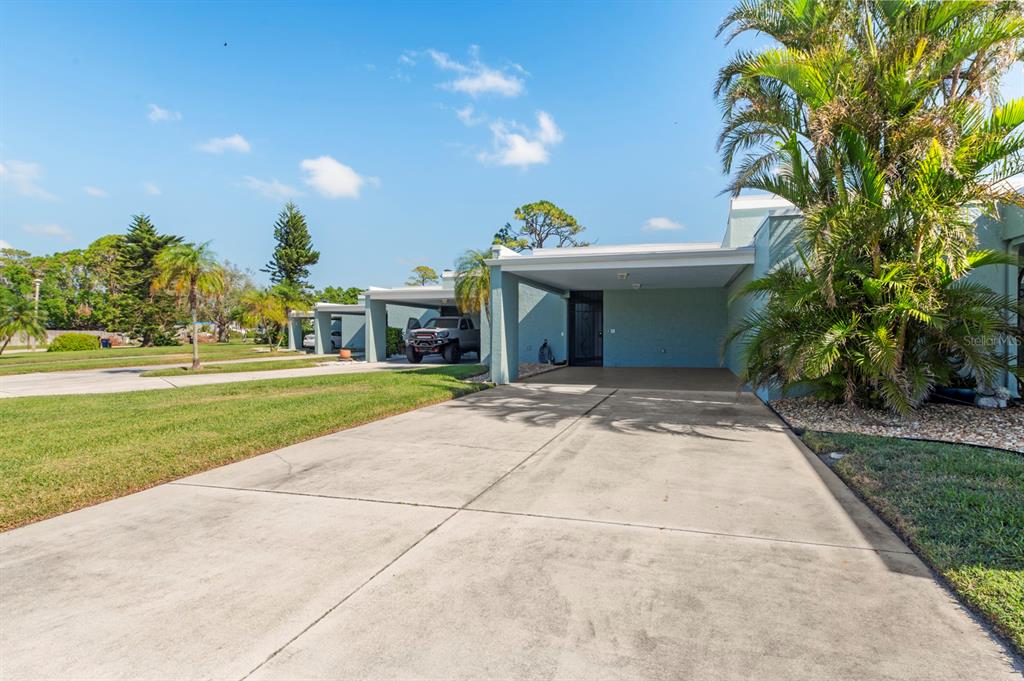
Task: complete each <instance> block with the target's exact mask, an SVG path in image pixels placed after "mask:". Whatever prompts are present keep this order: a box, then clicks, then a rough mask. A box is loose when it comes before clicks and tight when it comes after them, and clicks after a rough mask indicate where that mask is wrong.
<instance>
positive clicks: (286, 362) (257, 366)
mask: <svg viewBox="0 0 1024 681" xmlns="http://www.w3.org/2000/svg"><path fill="white" fill-rule="evenodd" d="M337 361H338V360H337V359H335V358H333V357H310V358H309V359H279V360H270V359H268V360H265V361H262V362H239V363H238V364H204V365H203V366H202V367H201V368H200V369H199V371H192V369H191V368H189V367H172V368H170V369H153V370H151V371H143V372H142V373H141V374H139V376H143V377H159V376H197V375H199V374H237V373H240V372H243V371H273V370H274V369H302V368H304V367H314V366H317V365H318V364H325V363H328V362H334V363H337Z"/></svg>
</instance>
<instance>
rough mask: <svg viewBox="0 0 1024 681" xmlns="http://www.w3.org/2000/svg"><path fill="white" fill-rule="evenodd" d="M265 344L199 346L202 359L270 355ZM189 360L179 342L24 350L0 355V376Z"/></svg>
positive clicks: (187, 361) (189, 357)
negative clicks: (35, 350) (149, 345)
mask: <svg viewBox="0 0 1024 681" xmlns="http://www.w3.org/2000/svg"><path fill="white" fill-rule="evenodd" d="M270 356H272V355H271V353H270V352H269V348H268V346H266V345H254V344H251V343H249V344H242V343H217V344H214V343H209V344H203V345H200V346H199V359H200V361H203V362H209V361H216V360H226V359H245V358H250V357H251V358H256V357H270ZM191 361H192V351H191V349H190V348H189V347H187V346H183V345H176V346H166V347H158V348H133V347H125V348H110V349H107V350H85V351H81V352H27V353H15V354H12V355H0V376H13V375H16V374H28V373H36V372H53V371H81V370H85V369H114V368H123V367H137V366H148V365H150V364H183V363H190V362H191Z"/></svg>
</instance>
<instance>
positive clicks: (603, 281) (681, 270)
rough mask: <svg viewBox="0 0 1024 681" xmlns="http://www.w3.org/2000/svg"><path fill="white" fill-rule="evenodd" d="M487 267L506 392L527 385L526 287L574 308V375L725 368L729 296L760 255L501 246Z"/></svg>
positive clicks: (678, 248) (690, 247)
mask: <svg viewBox="0 0 1024 681" xmlns="http://www.w3.org/2000/svg"><path fill="white" fill-rule="evenodd" d="M487 262H488V265H490V267H491V323H490V334H489V335H490V339H489V340H490V364H491V377H492V379H493V380H494V381H495V382H496V383H499V384H504V383H511V382H513V381H515V380H516V379H517V378H518V372H519V363H520V357H519V354H520V350H519V333H520V321H521V312H522V311H521V309H520V285H521V284H525V285H526V286H529V287H533V288H537V289H541V290H543V291H546V292H548V293H551V294H554V295H557V296H558V297H559V298H561V299H563V300H565V301H566V304H565V308H564V309H565V320H564V328H565V329H566V336H567V338H566V343H565V350H566V353H565V354H566V358H567V360H568V363H569V365H571V366H582V367H687V368H717V367H720V366H721V365H722V361H721V357H722V354H721V351H722V340H723V338H724V336H725V333H726V329H727V328H728V326H729V324H730V322H731V321H732V320H731V319H730V307H729V296H730V293H731V292H732V291H733V290H734V289H735V287H737V286H738V285H739V284H741V283H742V281H743V280H744V279H743V277H742V275H744V273H745V271H746V272H747V276H748V277H749V271H750V270H752V269H753V268H754V265H755V249H754V247H753V246H741V247H723V246H721V245H719V244H717V243H686V244H641V245H626V246H587V247H577V248H548V249H537V250H534V251H533V252H532V253H517V252H515V251H512V250H510V249H508V248H505V247H503V246H495V247H494V248H493V249H492V252H491V258H490V259H489V260H488V261H487ZM740 312H741V311H740V310H737V311H735V313H736V314H739V313H740ZM552 331H553V333H552V336H553V337H557V336H558V333H557V332H556V331H557V330H556V329H553V330H552ZM524 359H530V358H524Z"/></svg>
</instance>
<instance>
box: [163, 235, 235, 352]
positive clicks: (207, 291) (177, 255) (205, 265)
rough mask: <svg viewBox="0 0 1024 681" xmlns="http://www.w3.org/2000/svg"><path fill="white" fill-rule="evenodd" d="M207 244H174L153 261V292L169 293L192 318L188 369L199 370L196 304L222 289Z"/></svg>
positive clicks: (221, 275) (219, 270)
mask: <svg viewBox="0 0 1024 681" xmlns="http://www.w3.org/2000/svg"><path fill="white" fill-rule="evenodd" d="M209 246H210V242H206V243H204V244H200V245H198V246H195V245H193V244H175V245H173V246H167V247H166V248H164V249H163V250H161V251H160V252H159V253H158V254H157V256H156V259H155V261H154V264H155V266H156V277H154V279H153V290H154V291H158V290H164V291H170V292H172V293H173V294H174V295H175V296H177V297H178V300H179V301H184V302H185V304H186V305H187V306H188V311H189V314H190V315H191V317H192V370H193V371H198V370H199V368H200V367H199V305H200V303H201V302H202V301H201V298H202V297H205V296H211V295H214V294H217V293H219V292H220V291H222V290H223V289H224V270H223V269H222V268H221V266H220V265H219V264H218V263H217V261H216V259H215V258H214V256H213V253H212V252H211V251H210V248H209Z"/></svg>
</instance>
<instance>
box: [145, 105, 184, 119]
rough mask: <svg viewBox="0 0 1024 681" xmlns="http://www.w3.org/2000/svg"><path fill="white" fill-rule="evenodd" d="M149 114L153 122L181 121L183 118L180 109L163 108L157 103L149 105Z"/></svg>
mask: <svg viewBox="0 0 1024 681" xmlns="http://www.w3.org/2000/svg"><path fill="white" fill-rule="evenodd" d="M148 116H149V120H150V121H152V122H153V123H160V122H161V121H180V120H181V112H180V111H169V110H167V109H164V108H161V107H159V106H157V105H156V104H150V105H149V114H148Z"/></svg>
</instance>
